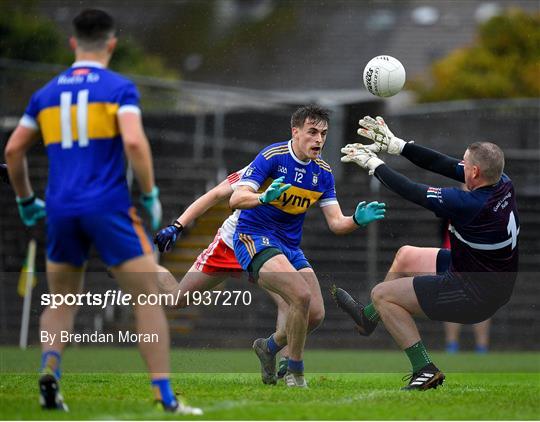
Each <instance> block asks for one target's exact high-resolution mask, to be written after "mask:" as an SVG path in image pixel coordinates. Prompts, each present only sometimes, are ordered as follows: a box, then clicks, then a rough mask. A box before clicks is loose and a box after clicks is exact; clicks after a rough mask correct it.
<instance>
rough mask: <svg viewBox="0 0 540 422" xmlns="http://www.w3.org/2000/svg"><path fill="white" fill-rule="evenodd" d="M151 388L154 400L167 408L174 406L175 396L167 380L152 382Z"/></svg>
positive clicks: (161, 379)
mask: <svg viewBox="0 0 540 422" xmlns="http://www.w3.org/2000/svg"><path fill="white" fill-rule="evenodd" d="M152 388H153V389H154V394H155V397H156V400H159V401H161V402H163V404H164V405H165V406H167V407H171V406H174V404H175V403H176V396H175V395H174V393H173V390H172V388H171V382H170V381H169V378H160V379H155V380H152Z"/></svg>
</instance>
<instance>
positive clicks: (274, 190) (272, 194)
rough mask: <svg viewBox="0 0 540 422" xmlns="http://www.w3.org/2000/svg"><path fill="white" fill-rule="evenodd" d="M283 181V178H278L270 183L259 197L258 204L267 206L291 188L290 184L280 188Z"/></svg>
mask: <svg viewBox="0 0 540 422" xmlns="http://www.w3.org/2000/svg"><path fill="white" fill-rule="evenodd" d="M284 179H285V176H281V177H278V178H277V179H276V180H274V181H273V182H272V184H271V185H270V186H268V188H267V189H266V190H265V191H264V192H263V193H262V194H261V196H259V202H260V203H261V204H269V203H270V202H272V201H273V200H274V199H277V198H279V197H280V196H281V194H282V193H283V192H285V191H286V190H287V189H289V188H290V187H291V184H290V183H287V184H286V185H283V186H281V182H283V180H284Z"/></svg>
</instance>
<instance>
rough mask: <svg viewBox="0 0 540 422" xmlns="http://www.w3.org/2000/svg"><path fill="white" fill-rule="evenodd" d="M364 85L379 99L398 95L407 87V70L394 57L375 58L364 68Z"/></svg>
mask: <svg viewBox="0 0 540 422" xmlns="http://www.w3.org/2000/svg"><path fill="white" fill-rule="evenodd" d="M364 85H365V87H366V89H367V90H368V91H369V92H371V93H372V94H373V95H376V96H378V97H391V96H392V95H396V94H397V93H398V92H399V91H401V89H402V88H403V85H405V68H404V67H403V65H402V64H401V62H400V61H399V60H398V59H396V58H394V57H392V56H377V57H374V58H372V59H371V60H370V61H369V62H368V64H367V65H366V67H365V68H364Z"/></svg>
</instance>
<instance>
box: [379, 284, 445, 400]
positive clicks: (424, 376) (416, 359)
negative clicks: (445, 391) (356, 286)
mask: <svg viewBox="0 0 540 422" xmlns="http://www.w3.org/2000/svg"><path fill="white" fill-rule="evenodd" d="M413 279H414V277H405V278H399V279H396V280H392V281H386V282H384V283H380V284H378V285H377V286H375V287H374V288H373V290H372V292H371V299H372V301H373V305H374V306H375V308H376V309H377V311H378V313H379V315H380V318H381V320H382V321H383V323H384V326H385V328H386V330H387V331H388V332H389V333H390V335H391V336H392V338H393V339H394V340H395V342H396V343H397V345H398V346H399V347H400V348H401V350H403V351H404V352H405V353H406V354H407V356H408V357H409V359H410V360H411V364H412V366H413V375H412V376H411V380H410V383H409V385H408V386H406V387H404V389H422V390H424V389H428V388H436V387H437V386H438V385H440V384H442V382H443V380H444V374H443V373H442V372H441V371H439V369H438V368H437V367H436V366H435V365H433V363H432V362H431V359H430V358H429V356H428V353H427V351H426V349H425V347H424V345H423V343H422V341H421V339H420V333H419V332H418V328H417V327H416V324H415V322H414V320H413V316H424V317H425V314H424V312H423V311H422V308H421V307H420V304H419V303H418V299H417V297H416V293H415V291H414V286H413Z"/></svg>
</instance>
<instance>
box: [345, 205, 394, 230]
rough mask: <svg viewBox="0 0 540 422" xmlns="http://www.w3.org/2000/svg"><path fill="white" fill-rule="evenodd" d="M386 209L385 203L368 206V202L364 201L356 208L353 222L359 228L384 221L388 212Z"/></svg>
mask: <svg viewBox="0 0 540 422" xmlns="http://www.w3.org/2000/svg"><path fill="white" fill-rule="evenodd" d="M385 207H386V204H385V203H384V202H377V201H374V202H370V203H369V204H367V205H366V201H362V202H360V203H359V204H358V205H357V206H356V211H355V212H354V214H353V220H354V222H355V223H356V224H358V225H359V226H366V225H368V224H369V223H371V222H373V221H377V220H382V219H383V218H384V213H385V212H386V208H385Z"/></svg>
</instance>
